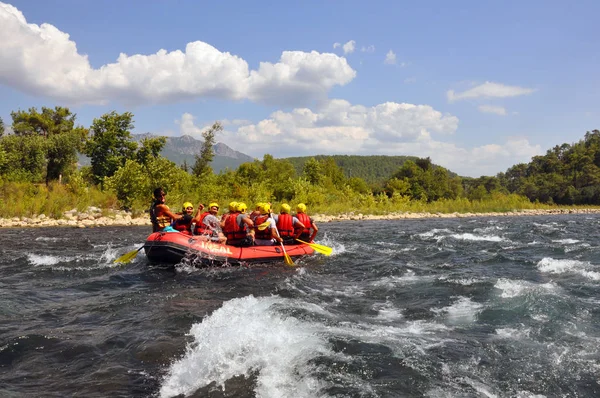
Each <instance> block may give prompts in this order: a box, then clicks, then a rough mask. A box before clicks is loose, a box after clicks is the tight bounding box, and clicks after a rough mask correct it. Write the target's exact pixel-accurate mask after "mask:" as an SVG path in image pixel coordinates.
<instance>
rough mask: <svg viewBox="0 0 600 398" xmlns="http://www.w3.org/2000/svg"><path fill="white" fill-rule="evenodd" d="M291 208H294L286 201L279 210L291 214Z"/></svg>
mask: <svg viewBox="0 0 600 398" xmlns="http://www.w3.org/2000/svg"><path fill="white" fill-rule="evenodd" d="M291 210H292V208H291V207H290V205H288V204H287V203H284V204H282V205H281V209H280V210H279V212H280V213H288V214H289V213H290V211H291Z"/></svg>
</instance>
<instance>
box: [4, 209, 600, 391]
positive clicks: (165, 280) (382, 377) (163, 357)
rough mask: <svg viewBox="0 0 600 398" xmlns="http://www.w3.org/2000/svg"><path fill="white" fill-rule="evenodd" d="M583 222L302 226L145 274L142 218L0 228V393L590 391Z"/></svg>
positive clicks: (595, 320) (588, 244)
mask: <svg viewBox="0 0 600 398" xmlns="http://www.w3.org/2000/svg"><path fill="white" fill-rule="evenodd" d="M599 227H600V216H596V215H563V216H538V217H510V218H489V217H488V218H461V219H419V220H391V221H362V222H353V221H349V222H343V223H328V224H321V225H320V228H321V230H320V234H319V236H318V237H317V243H320V244H324V245H327V246H331V247H333V249H334V254H333V255H332V256H330V257H324V256H322V255H316V256H314V257H311V258H305V259H302V260H300V261H299V262H298V264H297V266H295V267H288V266H286V265H285V264H284V262H283V259H282V261H281V262H278V263H276V264H272V265H253V266H251V267H248V266H245V267H235V268H216V269H196V268H191V267H189V266H185V265H180V266H176V267H175V268H164V267H157V266H149V265H148V262H147V260H146V258H145V256H144V253H143V251H142V252H140V254H139V255H138V256H137V257H136V259H135V260H134V261H133V262H132V263H130V264H127V265H116V264H114V263H113V260H114V259H115V258H117V257H119V256H120V255H122V254H124V253H126V252H128V251H131V250H134V249H136V248H138V247H140V246H141V245H142V244H143V242H144V239H145V237H146V235H147V234H148V227H104V228H86V229H70V228H42V229H32V228H27V229H2V230H0V244H1V245H0V250H1V257H0V396H2V397H66V396H80V397H176V396H192V397H264V398H267V397H273V398H280V397H523V398H524V397H557V396H563V397H592V396H599V395H600V309H599V305H600V239H599V237H600V234H599V232H598V231H599V229H600V228H599Z"/></svg>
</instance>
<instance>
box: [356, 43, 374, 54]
mask: <svg viewBox="0 0 600 398" xmlns="http://www.w3.org/2000/svg"><path fill="white" fill-rule="evenodd" d="M360 51H361V52H363V53H374V52H375V46H374V45H372V44H370V45H368V46H366V47H365V46H362V47H361V49H360Z"/></svg>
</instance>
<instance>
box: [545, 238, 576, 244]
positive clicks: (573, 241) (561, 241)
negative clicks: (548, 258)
mask: <svg viewBox="0 0 600 398" xmlns="http://www.w3.org/2000/svg"><path fill="white" fill-rule="evenodd" d="M552 242H554V243H562V244H563V245H572V244H575V243H579V242H580V241H578V240H577V239H556V240H553V241H552Z"/></svg>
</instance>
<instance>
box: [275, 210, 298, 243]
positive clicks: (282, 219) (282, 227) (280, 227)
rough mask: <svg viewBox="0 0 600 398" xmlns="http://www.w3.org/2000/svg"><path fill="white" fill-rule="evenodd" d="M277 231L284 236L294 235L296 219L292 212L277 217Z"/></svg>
mask: <svg viewBox="0 0 600 398" xmlns="http://www.w3.org/2000/svg"><path fill="white" fill-rule="evenodd" d="M277 231H279V236H281V237H282V238H285V237H288V236H290V237H293V236H294V219H293V218H292V216H291V215H290V214H287V213H284V214H280V215H279V216H278V217H277Z"/></svg>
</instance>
